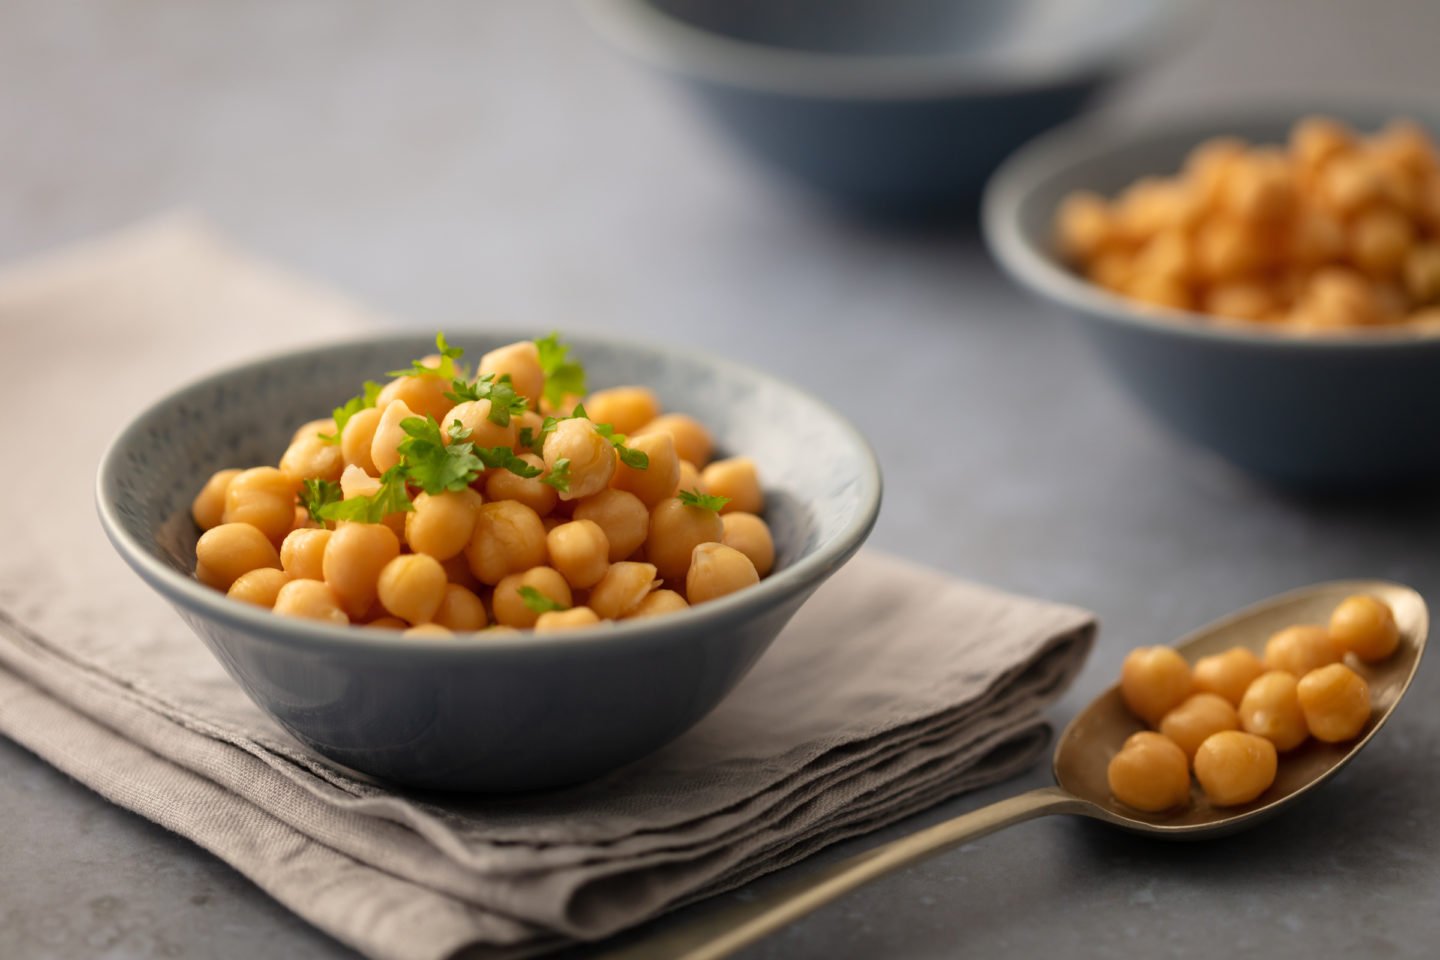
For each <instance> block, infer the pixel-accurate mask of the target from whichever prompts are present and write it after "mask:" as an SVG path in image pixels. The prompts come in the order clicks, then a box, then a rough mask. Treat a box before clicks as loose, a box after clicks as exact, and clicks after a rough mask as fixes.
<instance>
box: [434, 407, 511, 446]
mask: <svg viewBox="0 0 1440 960" xmlns="http://www.w3.org/2000/svg"><path fill="white" fill-rule="evenodd" d="M493 409H494V404H492V403H491V402H490V401H489V400H466V401H465V402H464V403H461V404H457V405H456V407H455V409H453V410H451V411H450V412H449V413H447V414H446V415H445V419H444V420H441V421H440V425H441V427H443V428H444V429H442V430H441V431H440V432H441V436H442V437H443V439H444V440H445V442H446V443H449V442H450V424H451V423H452V422H454V421H456V420H459V421H460V423H461V424H462V425H463V426H464V427H465V429H467V430H469V431H470V436H468V437H466V439H467V440H469V441H470V442H471V443H473V444H475V446H477V447H511V448H514V446H515V438H516V436H517V435H518V433H519V427H518V425H517V423H516V420H517V418H515V417H511V418H510V422H509V423H507V424H505V425H504V426H501V425H500V424H498V423H496V422H495V421H493V420H491V419H490V411H491V410H493Z"/></svg>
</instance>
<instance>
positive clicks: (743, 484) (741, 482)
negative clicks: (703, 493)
mask: <svg viewBox="0 0 1440 960" xmlns="http://www.w3.org/2000/svg"><path fill="white" fill-rule="evenodd" d="M700 481H701V482H702V483H704V484H705V489H706V490H707V491H708V492H709V493H712V494H714V495H715V496H717V497H729V498H730V502H729V503H727V504H725V506H723V507H721V508H720V512H721V513H722V514H723V513H732V512H737V513H761V512H762V511H764V509H765V493H764V491H762V490H761V489H760V476H759V474H758V473H757V472H756V470H755V461H754V460H751V459H750V458H749V457H730V458H729V459H728V460H716V461H715V462H714V463H712V464H710V465H709V466H708V467H706V468H705V469H704V470H703V471H701V473H700Z"/></svg>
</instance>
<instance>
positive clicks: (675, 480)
mask: <svg viewBox="0 0 1440 960" xmlns="http://www.w3.org/2000/svg"><path fill="white" fill-rule="evenodd" d="M440 362H441V358H440V357H439V356H433V357H427V358H425V359H424V360H422V361H421V363H422V364H424V365H425V366H427V367H430V368H432V369H435V370H437V371H438V370H439V369H440ZM483 375H491V376H493V377H495V378H504V377H508V378H509V382H510V383H511V384H512V385H513V387H514V390H515V392H516V393H518V394H520V395H521V396H522V397H524V398H526V401H525V404H524V406H525V410H524V412H523V413H518V414H516V415H514V416H512V417H510V422H509V424H508V425H501V424H497V423H496V422H494V419H493V418H492V416H491V414H492V410H491V401H490V400H489V399H481V400H470V401H465V402H456V400H454V399H453V398H451V397H447V396H446V394H447V393H450V392H452V391H453V387H454V385H453V383H452V381H451V379H450V378H447V377H442V376H440V375H439V374H438V372H437V373H435V374H427V373H421V372H415V373H412V374H410V375H404V376H398V377H396V378H395V379H393V380H392V381H391V382H390V383H389V384H388V385H386V386H385V387H384V388H383V389H382V390H381V391H380V392H379V394H378V396H377V397H376V398H375V405H374V406H373V407H369V408H366V409H362V410H360V411H359V412H358V413H355V414H354V415H352V416H351V417H350V418H349V420H348V421H347V422H346V423H345V426H344V430H343V432H342V433H340V435H339V438H338V442H335V441H334V440H329V441H327V439H326V436H327V435H330V436H333V435H334V434H335V433H336V423H335V421H334V420H333V419H323V420H314V421H311V422H309V423H306V424H304V425H302V426H301V427H300V428H299V429H298V430H296V431H295V434H294V437H293V439H292V441H291V443H290V446H289V448H288V449H287V450H286V451H285V453H284V455H283V456H282V457H281V458H280V461H279V464H278V466H274V467H271V466H259V467H251V468H249V469H246V470H240V469H232V470H221V471H220V472H218V473H216V474H215V475H214V476H212V477H211V478H210V480H209V481H208V482H207V483H206V484H205V486H204V489H202V490H201V491H200V493H199V495H198V496H197V497H196V498H195V501H194V504H193V506H192V514H193V516H194V519H195V522H196V523H197V524H198V525H199V527H200V528H201V529H202V530H203V531H204V533H203V534H202V535H201V536H200V538H199V541H198V542H197V544H196V547H195V553H196V571H195V575H196V578H197V579H199V580H200V581H201V582H202V583H205V584H207V585H208V586H211V587H214V588H215V589H217V590H221V591H224V592H225V593H226V594H227V595H228V596H230V597H231V598H233V599H235V600H239V601H243V602H245V603H252V604H255V605H257V606H260V607H264V608H267V609H270V610H273V611H274V612H275V613H277V614H280V615H282V616H289V617H303V618H309V619H313V620H320V621H324V622H327V623H335V624H356V625H363V626H367V627H380V628H390V629H394V630H403V631H406V632H407V633H408V634H411V635H437V636H449V635H452V634H461V633H469V632H472V631H477V630H487V629H488V631H490V632H494V631H503V630H510V629H532V628H533V629H534V630H536V631H551V630H565V629H572V628H579V627H586V626H590V625H593V624H597V623H600V622H602V621H608V620H620V619H628V618H636V617H653V616H657V615H661V614H666V613H670V612H672V611H678V610H684V609H685V608H687V607H689V606H690V605H692V604H698V603H703V602H706V601H709V600H714V599H716V598H719V597H723V596H725V595H727V594H730V593H733V592H735V591H737V590H741V589H744V588H745V587H747V586H750V585H752V584H755V583H757V582H759V580H760V579H761V578H762V577H764V576H766V575H768V574H769V573H770V571H771V569H772V567H773V566H774V564H775V547H774V543H773V541H772V539H771V535H770V529H769V527H768V526H767V525H766V522H765V520H764V519H762V517H761V516H760V514H761V513H762V512H763V510H764V505H765V504H764V495H763V493H762V491H761V487H760V482H759V478H758V476H757V474H756V468H755V464H754V462H753V461H751V460H749V459H747V458H745V457H733V458H729V459H721V460H714V461H713V462H712V460H711V455H712V451H713V443H712V440H711V436H710V434H709V432H708V431H707V430H706V429H705V427H704V426H703V425H702V424H701V423H699V422H698V421H697V420H695V419H694V418H693V417H690V416H687V415H685V414H683V413H662V411H661V409H660V404H659V401H658V400H657V398H656V396H655V394H654V393H653V392H652V391H650V390H649V389H647V388H645V387H643V386H622V387H615V388H613V389H607V390H599V391H597V392H594V393H591V394H589V395H588V396H586V397H584V398H583V403H584V408H585V417H574V418H572V419H561V420H560V421H559V422H558V424H556V425H555V428H554V430H553V432H550V433H549V434H548V435H546V436H544V438H543V443H539V442H537V446H536V448H535V449H522V447H521V444H520V440H521V438H522V436H523V435H524V434H522V431H524V430H526V429H528V430H529V431H530V434H529V435H528V436H529V437H532V438H534V437H540V436H541V433H542V430H541V428H542V424H543V423H544V417H543V415H544V414H556V415H559V414H560V413H561V412H562V411H563V412H564V415H566V416H569V414H570V413H571V412H573V410H574V407H575V403H576V402H577V401H579V400H580V399H581V398H579V397H574V396H567V397H566V398H565V400H564V402H563V404H561V405H560V407H561V409H560V410H559V411H557V410H553V409H550V407H549V404H547V403H545V402H544V401H543V399H542V398H543V397H544V394H545V391H544V388H545V374H544V371H543V368H542V365H541V360H540V355H539V352H538V350H537V347H536V344H535V343H534V342H533V341H521V342H518V343H513V344H510V345H508V346H505V347H501V348H499V349H497V350H493V351H491V352H489V353H487V354H485V355H484V356H483V357H482V358H481V359H480V363H479V369H478V370H477V371H476V374H475V376H477V377H478V376H483ZM426 416H429V417H433V418H434V419H435V420H436V421H437V422H438V423H439V424H444V425H449V424H453V423H454V421H456V420H458V421H460V423H461V424H463V426H464V427H465V428H466V429H468V430H469V431H470V435H469V437H468V438H467V439H468V440H470V441H472V442H474V443H475V444H476V445H477V446H483V447H509V448H510V449H511V450H512V451H514V452H516V453H518V455H519V457H520V458H521V459H522V460H524V461H525V462H526V463H527V464H528V465H529V466H531V467H534V468H537V469H538V470H540V471H541V472H540V473H539V474H538V475H537V476H534V477H529V478H526V477H522V476H520V475H519V474H517V473H514V472H511V471H509V470H506V469H503V468H493V469H487V470H485V471H484V472H483V473H481V474H480V476H479V477H478V478H477V479H476V480H475V481H474V482H473V483H472V484H470V485H468V486H466V487H465V488H464V489H461V490H458V491H451V490H446V491H444V492H441V493H439V494H434V495H432V494H428V493H425V492H423V491H417V490H415V489H414V488H410V489H409V490H407V496H408V497H409V499H410V501H411V502H410V509H409V510H399V511H396V512H394V513H392V514H390V515H389V516H386V517H384V518H383V520H382V521H381V522H378V523H364V522H356V521H340V522H334V521H332V522H319V521H317V520H315V519H314V518H313V517H312V516H311V515H310V513H309V511H308V510H307V509H306V508H305V507H304V506H301V505H300V497H299V494H300V492H301V490H302V488H303V486H304V484H305V482H306V481H307V480H310V481H332V482H338V483H339V485H340V488H341V490H342V491H343V496H344V499H346V500H348V499H350V498H352V497H360V496H369V495H372V494H374V493H375V492H376V491H377V490H378V489H379V488H380V486H381V480H380V477H381V475H382V474H384V473H385V471H386V470H388V469H390V468H392V467H394V466H396V464H397V463H399V462H400V460H401V454H400V452H399V449H398V448H399V446H400V444H401V443H402V442H403V441H404V440H405V439H406V434H405V432H404V430H403V429H402V427H401V424H402V422H403V421H405V420H406V419H408V418H411V417H422V418H423V417H426ZM600 424H609V425H610V426H611V427H613V429H614V432H615V433H617V434H624V435H627V437H626V439H625V441H624V442H625V444H626V446H627V447H628V448H629V449H630V450H632V451H640V452H643V453H644V454H645V457H646V458H648V464H647V465H645V466H644V467H643V468H641V467H635V466H630V465H627V464H626V463H625V462H624V461H622V459H621V458H620V457H619V456H618V454H617V451H616V448H615V447H614V446H613V445H612V442H611V439H610V438H609V437H607V436H606V435H605V433H608V431H605V432H602V429H600V428H598V427H597V425H600ZM445 442H446V444H447V445H448V444H449V443H451V442H452V441H451V439H450V437H449V436H448V435H447V436H446V440H445ZM563 461H568V464H567V463H563ZM557 467H558V468H560V469H563V470H564V471H566V474H567V475H568V489H556V486H553V485H549V484H547V483H545V482H544V479H545V477H547V476H549V475H550V474H551V471H553V470H555V469H557ZM561 486H564V485H561ZM682 492H689V493H697V494H707V495H713V496H714V497H718V498H728V499H727V500H726V501H725V502H724V504H723V506H718V507H717V508H716V509H709V508H707V507H706V506H697V505H694V504H693V502H687V501H686V500H682V499H681V498H680V497H679V494H680V493H682ZM687 499H688V500H690V501H693V500H694V499H695V498H693V497H690V498H687ZM710 502H712V503H718V501H710ZM381 509H383V507H382V508H381ZM527 588H528V589H527ZM537 599H539V600H540V601H541V602H540V603H538V604H537V603H536V600H537ZM537 606H538V607H540V608H542V609H536V607H537Z"/></svg>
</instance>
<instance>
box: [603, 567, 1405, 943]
mask: <svg viewBox="0 0 1440 960" xmlns="http://www.w3.org/2000/svg"><path fill="white" fill-rule="evenodd" d="M1357 593H1364V594H1369V595H1371V596H1373V597H1376V598H1377V599H1379V600H1383V601H1384V602H1386V603H1388V604H1389V605H1390V609H1391V610H1393V611H1394V612H1395V620H1396V623H1397V624H1398V625H1399V627H1400V646H1399V648H1398V649H1397V650H1396V651H1395V654H1394V656H1392V657H1390V658H1389V659H1388V660H1385V661H1384V662H1382V663H1374V664H1366V663H1360V662H1358V661H1355V660H1354V658H1349V659H1348V662H1349V663H1350V666H1351V667H1353V668H1354V669H1355V670H1356V672H1357V673H1359V674H1360V675H1361V676H1362V677H1364V678H1365V681H1366V682H1367V683H1368V684H1369V685H1370V698H1371V703H1372V711H1371V715H1370V722H1369V723H1368V724H1367V725H1366V727H1365V729H1364V731H1363V732H1362V733H1361V735H1360V737H1359V738H1358V739H1356V740H1353V741H1351V742H1349V743H1336V744H1330V743H1321V742H1319V741H1317V740H1313V739H1312V740H1308V741H1306V742H1305V744H1303V745H1302V746H1300V747H1299V748H1298V749H1296V750H1292V751H1291V752H1289V753H1285V754H1282V755H1281V757H1280V769H1279V772H1278V773H1277V774H1276V777H1275V783H1274V784H1272V785H1271V787H1270V789H1269V790H1267V791H1265V792H1264V793H1263V794H1261V795H1260V796H1259V797H1258V798H1257V799H1255V800H1254V801H1253V802H1251V803H1248V804H1245V805H1244V806H1239V807H1212V806H1211V805H1210V804H1209V803H1208V802H1207V801H1206V799H1205V795H1204V793H1202V792H1201V791H1200V789H1199V788H1198V787H1192V790H1191V799H1190V806H1189V807H1187V808H1186V809H1184V810H1177V811H1172V812H1168V813H1141V812H1140V811H1138V810H1132V809H1130V808H1129V807H1126V806H1124V805H1123V804H1121V803H1119V802H1117V801H1116V800H1115V799H1114V798H1113V797H1111V796H1110V787H1109V784H1108V782H1107V780H1106V768H1107V767H1108V765H1109V763H1110V758H1111V757H1112V756H1114V755H1115V753H1116V752H1117V751H1118V750H1119V748H1120V745H1121V744H1122V743H1123V742H1124V741H1125V738H1126V737H1128V736H1130V734H1132V733H1134V732H1136V731H1137V730H1143V729H1145V728H1144V726H1143V725H1142V724H1141V723H1140V721H1138V720H1136V719H1135V717H1133V716H1132V715H1131V714H1130V711H1128V710H1127V709H1125V705H1124V703H1123V702H1121V699H1120V689H1119V687H1118V686H1115V687H1111V688H1110V689H1109V690H1107V691H1105V692H1104V693H1103V694H1101V695H1100V696H1099V697H1098V698H1096V700H1095V701H1094V702H1092V703H1091V704H1090V706H1088V707H1086V708H1085V710H1083V711H1082V712H1081V713H1080V714H1079V715H1078V716H1077V717H1075V719H1074V720H1072V721H1071V722H1070V725H1069V726H1068V727H1066V728H1065V732H1064V733H1063V734H1061V735H1060V742H1059V743H1058V744H1057V745H1056V747H1055V764H1054V773H1055V781H1056V783H1057V784H1058V786H1054V787H1042V788H1040V789H1038V790H1031V791H1030V792H1028V793H1022V794H1020V795H1019V796H1015V797H1010V798H1009V799H1007V800H1001V801H1000V802H998V803H993V804H991V805H990V806H988V807H982V808H981V809H979V810H975V811H972V812H970V813H967V814H964V815H962V816H959V817H956V818H954V819H953V820H947V821H945V822H944V823H939V824H936V825H935V826H933V827H929V828H927V829H925V830H921V831H920V832H918V833H914V834H911V835H910V836H908V837H902V838H900V839H899V840H894V841H891V842H890V843H887V844H885V845H883V846H880V847H876V848H875V849H873V850H867V851H866V852H865V853H862V854H859V855H857V856H854V857H851V858H849V859H848V860H842V861H840V862H839V863H836V864H834V865H832V866H830V867H827V868H825V869H823V870H819V871H817V872H815V873H814V874H811V875H809V876H806V877H804V878H802V879H801V880H799V881H798V882H796V883H794V884H792V885H790V886H788V887H785V888H782V889H780V890H777V891H775V892H773V893H769V894H767V895H765V896H763V897H759V898H757V899H755V900H753V901H750V902H747V903H744V904H740V905H738V906H735V907H729V908H726V909H722V910H716V911H712V912H711V913H710V914H708V915H705V916H702V917H701V918H699V919H698V920H696V921H692V922H690V923H687V924H683V925H679V926H677V927H676V928H674V929H670V930H662V931H661V932H660V933H658V934H656V935H654V936H651V937H648V938H646V939H643V940H640V941H638V942H636V943H633V944H629V945H625V946H621V947H619V948H617V949H615V950H612V951H609V952H607V953H604V954H602V958H603V960H658V958H662V957H663V958H677V960H719V958H720V957H727V956H729V955H730V954H732V953H734V952H735V951H736V950H739V949H740V948H742V947H745V946H747V945H749V944H751V943H754V942H755V941H757V940H759V939H760V938H762V937H764V936H766V935H767V934H770V933H773V932H774V931H776V930H778V929H780V928H781V927H783V926H785V925H787V924H789V923H791V922H793V921H795V920H798V919H799V918H801V917H803V916H805V915H806V914H808V913H810V912H811V911H813V910H816V909H818V908H819V907H821V906H823V905H825V904H827V903H829V902H830V901H832V900H836V899H838V898H839V897H842V896H844V895H845V894H846V893H849V892H850V891H851V890H854V889H855V888H856V887H859V886H861V885H862V884H865V883H869V882H870V881H871V880H875V879H877V878H879V877H882V876H884V875H886V874H888V873H891V872H892V871H895V870H898V869H900V868H901V867H906V866H909V865H910V864H912V863H915V862H916V861H919V860H923V859H925V858H926V857H930V856H933V855H935V854H937V853H940V852H942V851H945V850H949V849H950V848H952V847H956V846H959V845H960V844H962V843H965V842H967V841H970V840H974V839H976V838H977V837H983V836H985V835H986V834H988V833H993V832H994V831H996V830H999V829H1001V828H1002V827H1008V826H1011V825H1012V824H1016V823H1022V822H1024V821H1026V820H1030V819H1033V818H1035V817H1043V816H1047V815H1049V814H1054V813H1067V814H1078V815H1080V816H1084V817H1093V818H1095V819H1096V820H1104V821H1105V822H1106V823H1112V824H1114V825H1116V826H1118V827H1124V828H1125V829H1127V830H1133V831H1135V832H1136V833H1146V834H1150V835H1152V836H1160V837H1168V838H1171V839H1198V838H1200V837H1213V836H1219V835H1222V834H1226V833H1232V832H1234V831H1236V830H1241V829H1244V828H1245V827H1249V826H1252V825H1254V824H1256V823H1259V822H1260V821H1261V820H1263V819H1265V818H1266V817H1269V816H1272V815H1274V814H1276V813H1279V812H1280V811H1281V810H1283V809H1284V808H1285V807H1287V806H1289V805H1290V804H1292V803H1294V802H1295V801H1297V800H1299V799H1300V798H1301V797H1302V796H1303V795H1304V794H1306V793H1308V792H1309V791H1311V790H1312V789H1314V788H1315V787H1318V786H1319V785H1320V784H1322V783H1324V782H1325V781H1326V780H1328V779H1329V778H1330V777H1331V776H1333V775H1334V774H1335V772H1336V771H1338V770H1339V769H1340V768H1341V767H1343V766H1345V764H1346V763H1348V762H1349V761H1350V758H1351V757H1353V756H1355V754H1357V753H1359V752H1360V749H1361V748H1362V747H1364V746H1365V744H1367V743H1369V742H1370V739H1371V738H1372V737H1374V736H1375V734H1376V732H1377V731H1378V730H1379V729H1380V728H1381V727H1382V726H1384V725H1385V721H1386V720H1387V719H1389V717H1390V714H1391V712H1392V711H1394V709H1395V705H1396V704H1397V703H1399V702H1400V698H1401V697H1402V696H1404V694H1405V690H1406V688H1408V687H1409V686H1410V681H1411V679H1412V678H1413V677H1414V676H1415V670H1416V668H1417V667H1418V666H1419V665H1420V657H1421V655H1422V654H1423V653H1424V651H1425V637H1426V634H1427V632H1428V631H1429V626H1430V614H1429V611H1428V610H1427V609H1426V606H1425V601H1424V600H1423V599H1421V597H1420V594H1418V593H1416V592H1415V591H1414V590H1412V589H1410V588H1409V587H1405V586H1401V585H1400V584H1397V583H1387V582H1385V581H1383V580H1341V581H1334V582H1331V583H1321V584H1316V585H1314V586H1310V587H1302V588H1301V589H1299V590H1292V591H1291V592H1289V593H1283V594H1280V595H1279V596H1277V597H1271V598H1270V599H1268V600H1264V601H1261V602H1260V603H1257V604H1255V605H1254V606H1251V607H1246V608H1245V609H1244V610H1241V611H1239V612H1238V613H1233V614H1231V615H1230V616H1228V617H1224V618H1222V619H1220V620H1217V621H1215V622H1214V623H1211V624H1209V625H1208V626H1205V627H1201V628H1200V629H1199V630H1196V631H1195V632H1193V633H1191V634H1189V635H1188V636H1186V637H1184V638H1183V639H1182V640H1181V641H1180V642H1179V643H1178V644H1176V648H1177V649H1178V650H1179V651H1180V652H1181V653H1183V654H1184V655H1185V658H1186V659H1187V660H1189V661H1190V662H1192V663H1193V662H1194V661H1196V660H1198V659H1199V658H1200V657H1204V656H1208V655H1209V654H1212V653H1220V652H1222V651H1224V650H1228V649H1230V648H1231V647H1249V648H1250V649H1251V650H1253V651H1255V652H1256V653H1257V654H1259V653H1262V652H1263V648H1264V645H1265V641H1266V639H1268V638H1269V636H1270V635H1271V634H1272V633H1274V632H1276V631H1277V630H1281V629H1283V628H1285V627H1287V626H1290V625H1291V624H1295V623H1325V622H1327V621H1328V620H1329V618H1330V611H1332V610H1333V609H1334V608H1335V606H1336V605H1337V604H1338V603H1339V602H1340V601H1341V600H1343V599H1344V598H1345V597H1348V596H1350V595H1351V594H1357Z"/></svg>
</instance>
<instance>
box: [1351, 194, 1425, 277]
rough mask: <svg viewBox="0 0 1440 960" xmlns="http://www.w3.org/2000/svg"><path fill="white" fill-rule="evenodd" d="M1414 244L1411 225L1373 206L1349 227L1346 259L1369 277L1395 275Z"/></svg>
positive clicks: (1397, 214) (1384, 208) (1413, 232)
mask: <svg viewBox="0 0 1440 960" xmlns="http://www.w3.org/2000/svg"><path fill="white" fill-rule="evenodd" d="M1414 244H1415V228H1414V227H1412V226H1411V225H1410V221H1409V220H1408V219H1407V218H1406V217H1405V216H1404V215H1402V214H1400V213H1398V212H1397V211H1395V210H1391V209H1389V208H1386V207H1376V208H1374V209H1371V210H1367V211H1365V212H1364V213H1362V214H1360V216H1358V217H1357V218H1356V219H1355V223H1354V224H1352V225H1351V227H1350V259H1351V260H1352V261H1353V262H1354V263H1355V265H1356V266H1357V267H1359V268H1360V269H1361V270H1363V271H1365V272H1366V273H1367V274H1369V275H1370V276H1372V277H1377V278H1382V279H1383V278H1389V277H1394V276H1397V275H1398V274H1399V273H1400V271H1401V270H1402V269H1403V268H1404V266H1405V259H1406V257H1407V256H1409V254H1410V249H1411V247H1413V246H1414Z"/></svg>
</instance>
